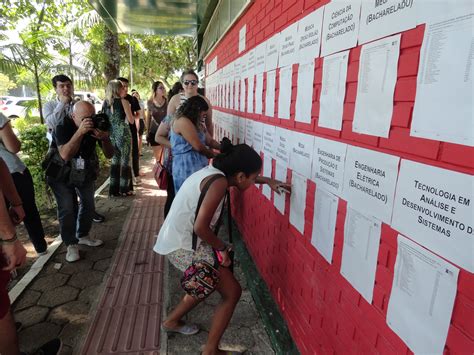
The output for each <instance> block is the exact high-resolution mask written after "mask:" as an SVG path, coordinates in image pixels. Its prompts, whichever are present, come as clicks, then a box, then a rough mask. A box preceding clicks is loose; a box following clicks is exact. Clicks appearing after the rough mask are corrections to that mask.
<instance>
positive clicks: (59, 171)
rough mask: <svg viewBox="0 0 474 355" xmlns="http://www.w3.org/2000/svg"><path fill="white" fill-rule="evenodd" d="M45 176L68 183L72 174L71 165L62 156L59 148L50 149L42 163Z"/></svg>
mask: <svg viewBox="0 0 474 355" xmlns="http://www.w3.org/2000/svg"><path fill="white" fill-rule="evenodd" d="M41 167H42V168H43V170H44V172H45V175H46V176H47V177H48V178H50V179H53V180H56V181H67V180H69V175H70V173H71V165H70V164H68V162H66V161H65V160H63V158H61V155H60V154H59V150H58V148H57V147H53V146H51V147H49V150H48V152H47V153H46V156H45V158H44V159H43V162H42V163H41Z"/></svg>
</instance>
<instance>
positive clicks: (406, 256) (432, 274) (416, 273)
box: [387, 235, 459, 354]
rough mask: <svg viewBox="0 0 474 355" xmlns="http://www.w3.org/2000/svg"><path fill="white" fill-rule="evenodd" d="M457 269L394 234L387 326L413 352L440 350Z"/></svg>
mask: <svg viewBox="0 0 474 355" xmlns="http://www.w3.org/2000/svg"><path fill="white" fill-rule="evenodd" d="M458 274H459V269H458V268H456V267H454V266H453V265H451V264H449V263H448V262H446V261H444V260H443V259H441V258H440V257H438V256H436V255H434V254H432V253H430V252H429V251H427V250H426V249H423V248H422V247H420V246H419V245H418V244H416V243H413V242H412V241H410V240H409V239H407V238H405V237H403V236H401V235H399V236H398V251H397V259H396V262H395V274H394V277H393V284H392V292H391V295H390V301H389V304H388V310H387V324H388V326H389V327H390V328H391V329H392V330H393V331H394V332H395V333H396V334H397V335H398V336H399V337H400V338H401V339H402V340H403V341H404V342H405V343H406V344H407V345H408V347H409V348H410V350H411V351H413V352H414V353H415V354H443V350H444V345H445V343H446V337H447V335H448V329H449V324H450V321H451V315H452V312H453V306H454V300H455V297H456V290H457V281H458Z"/></svg>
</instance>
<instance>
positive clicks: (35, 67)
mask: <svg viewBox="0 0 474 355" xmlns="http://www.w3.org/2000/svg"><path fill="white" fill-rule="evenodd" d="M33 66H34V73H33V74H34V75H35V84H36V96H38V110H39V115H40V122H41V124H44V118H43V103H42V102H41V90H40V82H39V81H40V79H39V74H38V65H37V64H36V63H35V62H33Z"/></svg>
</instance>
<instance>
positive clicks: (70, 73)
mask: <svg viewBox="0 0 474 355" xmlns="http://www.w3.org/2000/svg"><path fill="white" fill-rule="evenodd" d="M68 45H69V48H68V50H69V75H70V76H71V80H72V82H73V83H74V73H73V71H74V70H73V65H72V64H73V63H72V61H73V55H72V34H71V37H69V41H68Z"/></svg>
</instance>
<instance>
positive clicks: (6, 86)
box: [0, 73, 16, 95]
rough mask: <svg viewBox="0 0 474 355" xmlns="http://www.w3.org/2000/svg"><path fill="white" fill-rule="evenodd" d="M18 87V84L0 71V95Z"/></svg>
mask: <svg viewBox="0 0 474 355" xmlns="http://www.w3.org/2000/svg"><path fill="white" fill-rule="evenodd" d="M14 88H16V84H15V83H14V82H13V81H11V80H10V78H9V77H8V76H6V75H5V74H2V73H0V95H7V94H8V90H10V89H14Z"/></svg>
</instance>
